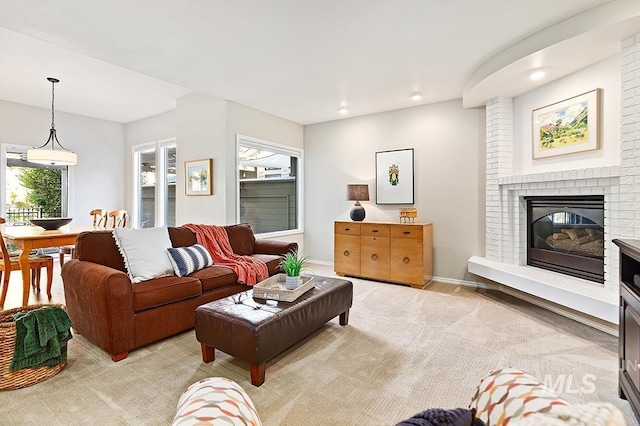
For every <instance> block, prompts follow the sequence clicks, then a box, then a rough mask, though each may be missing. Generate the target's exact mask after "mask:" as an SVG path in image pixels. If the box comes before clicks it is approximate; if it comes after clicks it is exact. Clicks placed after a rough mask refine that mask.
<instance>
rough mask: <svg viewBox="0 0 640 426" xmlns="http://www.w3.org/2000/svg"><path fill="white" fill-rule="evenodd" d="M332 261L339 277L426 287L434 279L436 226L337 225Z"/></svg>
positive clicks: (415, 224)
mask: <svg viewBox="0 0 640 426" xmlns="http://www.w3.org/2000/svg"><path fill="white" fill-rule="evenodd" d="M333 259H334V269H335V271H336V273H337V274H338V275H351V276H357V277H363V278H372V279H375V280H381V281H389V282H395V283H401V284H409V285H411V286H412V287H415V288H423V287H424V286H425V284H427V283H428V282H429V281H431V278H432V277H433V225H432V224H431V223H413V224H398V223H384V222H378V223H362V224H361V223H353V222H335V224H334V256H333Z"/></svg>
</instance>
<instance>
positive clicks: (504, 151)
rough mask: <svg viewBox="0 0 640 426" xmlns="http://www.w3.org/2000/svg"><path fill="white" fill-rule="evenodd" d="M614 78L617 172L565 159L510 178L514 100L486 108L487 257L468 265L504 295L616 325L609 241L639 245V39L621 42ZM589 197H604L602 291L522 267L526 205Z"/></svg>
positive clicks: (615, 276)
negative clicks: (556, 198)
mask: <svg viewBox="0 0 640 426" xmlns="http://www.w3.org/2000/svg"><path fill="white" fill-rule="evenodd" d="M620 76H621V85H620V87H621V98H620V99H621V105H620V122H621V123H620V125H621V127H620V137H621V141H620V147H621V151H620V155H619V158H620V161H619V165H605V166H603V167H588V168H572V167H571V161H572V160H571V157H570V156H566V157H567V158H566V160H563V162H560V161H557V162H555V163H553V164H555V167H556V168H557V169H559V170H555V171H545V172H540V173H531V174H514V172H513V170H514V134H513V129H514V120H513V113H514V112H513V111H514V108H513V99H512V98H495V99H492V100H491V101H489V102H488V103H487V105H486V132H487V136H486V158H487V159H486V188H485V191H486V244H485V256H484V257H480V256H473V257H472V258H470V259H469V263H468V267H469V271H470V272H472V273H474V274H476V275H479V276H481V277H484V278H488V279H490V280H492V281H494V282H496V283H497V284H498V285H500V286H502V287H503V288H505V289H506V290H509V289H514V290H517V292H516V293H518V294H523V295H525V296H526V295H532V296H535V297H534V298H533V299H535V300H541V301H543V302H544V301H547V302H550V303H549V306H552V307H553V306H555V307H559V308H560V310H566V312H564V314H567V315H568V316H580V317H583V316H584V314H586V316H588V317H593V318H595V321H596V322H599V320H604V321H605V322H606V323H611V324H617V323H618V280H619V270H618V269H619V265H618V262H619V257H618V249H617V247H616V246H615V245H614V244H613V243H612V239H614V238H640V35H636V36H635V37H632V38H630V39H628V40H625V41H623V42H622V51H621V53H620ZM516 142H517V143H522V144H523V142H522V141H516ZM591 195H601V196H603V197H604V228H605V231H604V232H605V236H604V283H603V284H599V283H595V282H593V281H589V280H585V279H581V278H576V277H570V276H567V275H563V274H560V273H557V272H552V271H547V270H543V269H539V268H536V267H533V266H528V265H527V218H526V200H525V197H534V196H536V197H537V196H591ZM636 212H638V213H636ZM525 298H526V297H525ZM566 308H568V309H566ZM561 313H562V312H561Z"/></svg>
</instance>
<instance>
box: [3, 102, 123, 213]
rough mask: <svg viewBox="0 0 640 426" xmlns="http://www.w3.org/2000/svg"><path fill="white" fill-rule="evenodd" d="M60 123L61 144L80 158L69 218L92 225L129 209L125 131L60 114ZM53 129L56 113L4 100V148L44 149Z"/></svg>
mask: <svg viewBox="0 0 640 426" xmlns="http://www.w3.org/2000/svg"><path fill="white" fill-rule="evenodd" d="M55 118H56V121H55V125H56V130H57V135H58V139H59V140H60V143H61V144H62V145H63V146H64V147H65V148H67V149H69V150H72V151H75V152H76V153H77V154H78V164H77V165H75V166H71V167H70V169H71V174H70V177H71V182H70V186H71V187H72V191H73V198H72V199H71V200H70V205H69V215H70V216H72V217H73V218H74V220H73V223H75V224H79V225H90V224H91V223H92V222H91V221H92V219H91V216H89V211H90V210H92V209H95V208H105V209H116V208H120V207H122V206H124V205H125V204H126V202H125V190H126V185H125V169H124V164H123V161H122V159H123V158H124V155H125V154H124V151H125V150H124V125H122V124H119V123H114V122H111V121H105V120H99V119H95V118H89V117H84V116H81V115H75V114H67V113H64V112H59V111H56V117H55ZM50 127H51V110H48V109H44V108H36V107H32V106H28V105H23V104H17V103H13V102H6V101H1V100H0V143H3V144H12V145H25V146H28V147H33V146H40V145H42V144H44V143H45V142H46V140H47V138H48V136H49V128H50ZM2 185H3V186H2V191H3V192H4V191H5V188H4V183H2Z"/></svg>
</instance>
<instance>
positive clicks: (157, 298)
mask: <svg viewBox="0 0 640 426" xmlns="http://www.w3.org/2000/svg"><path fill="white" fill-rule="evenodd" d="M132 288H133V309H134V310H135V311H136V312H137V311H141V310H143V309H149V308H154V307H156V306H162V305H167V304H169V303H174V302H179V301H181V300H186V299H190V298H192V297H198V296H200V295H201V294H202V285H201V284H200V281H199V280H198V279H197V278H193V277H175V276H171V277H163V278H156V279H154V280H149V281H142V282H140V283H137V284H133V285H132Z"/></svg>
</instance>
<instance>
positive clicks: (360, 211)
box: [349, 206, 365, 222]
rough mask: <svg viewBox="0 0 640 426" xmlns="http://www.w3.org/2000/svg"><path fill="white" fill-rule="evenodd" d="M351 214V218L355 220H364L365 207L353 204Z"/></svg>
mask: <svg viewBox="0 0 640 426" xmlns="http://www.w3.org/2000/svg"><path fill="white" fill-rule="evenodd" d="M349 216H351V220H353V221H356V222H362V221H363V220H364V216H365V212H364V207H362V206H353V208H352V209H351V211H350V212H349Z"/></svg>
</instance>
